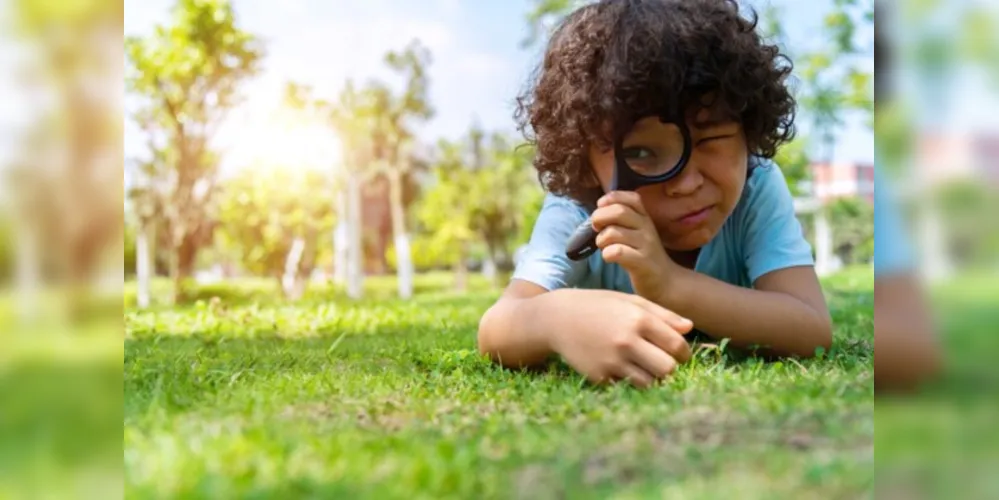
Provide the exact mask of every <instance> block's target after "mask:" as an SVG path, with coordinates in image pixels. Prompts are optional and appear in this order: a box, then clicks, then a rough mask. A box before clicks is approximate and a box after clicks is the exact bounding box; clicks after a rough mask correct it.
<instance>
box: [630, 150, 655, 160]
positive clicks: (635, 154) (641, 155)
mask: <svg viewBox="0 0 999 500" xmlns="http://www.w3.org/2000/svg"><path fill="white" fill-rule="evenodd" d="M624 157H625V158H627V159H629V160H646V159H649V158H655V157H656V153H655V152H654V151H652V150H651V149H649V148H637V147H636V148H628V149H625V150H624Z"/></svg>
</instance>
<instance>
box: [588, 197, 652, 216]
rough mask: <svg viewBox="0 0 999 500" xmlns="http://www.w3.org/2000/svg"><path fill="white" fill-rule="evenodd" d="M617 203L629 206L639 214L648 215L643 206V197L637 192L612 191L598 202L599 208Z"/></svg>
mask: <svg viewBox="0 0 999 500" xmlns="http://www.w3.org/2000/svg"><path fill="white" fill-rule="evenodd" d="M615 203H620V204H621V205H627V206H629V207H631V209H632V210H634V211H636V212H638V213H639V214H642V215H648V212H646V211H645V205H643V204H642V197H641V195H639V194H638V193H637V192H635V191H611V192H609V193H607V194H605V195H603V196H601V197H600V199H599V200H597V207H604V206H607V205H613V204H615Z"/></svg>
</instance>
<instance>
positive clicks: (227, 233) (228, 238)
mask: <svg viewBox="0 0 999 500" xmlns="http://www.w3.org/2000/svg"><path fill="white" fill-rule="evenodd" d="M332 193H333V185H332V180H331V178H330V176H329V175H327V174H325V173H321V172H316V171H311V170H296V169H295V168H268V169H256V170H245V171H243V172H241V173H240V174H239V175H238V176H237V177H234V178H232V179H230V180H228V181H227V182H226V183H225V185H224V186H223V191H222V195H221V196H220V202H219V211H218V220H219V224H220V238H219V239H220V242H219V245H220V246H221V248H222V250H223V251H224V252H230V253H232V254H234V255H237V256H238V258H239V262H240V264H241V265H242V267H243V268H244V269H246V270H247V271H249V272H251V273H253V274H254V275H257V276H268V277H275V278H277V277H280V276H281V274H282V273H283V272H284V268H285V261H286V259H287V257H288V252H289V251H290V250H291V247H292V244H293V242H294V240H295V239H296V238H302V240H303V241H304V242H305V251H304V254H303V258H302V260H301V262H300V264H299V273H301V274H302V275H304V276H308V274H309V273H310V272H311V271H312V269H313V268H314V267H315V265H316V262H317V261H318V260H319V259H323V260H326V259H328V258H329V255H328V254H329V253H330V252H331V247H332V242H331V241H330V235H331V234H332V231H333V226H334V224H335V222H336V221H335V216H334V208H333V196H332Z"/></svg>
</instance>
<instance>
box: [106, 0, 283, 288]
mask: <svg viewBox="0 0 999 500" xmlns="http://www.w3.org/2000/svg"><path fill="white" fill-rule="evenodd" d="M172 15H173V18H172V24H171V25H170V26H157V28H156V31H155V33H153V34H152V35H151V36H149V37H145V38H138V37H129V38H128V39H127V40H126V41H125V50H126V55H127V59H128V63H129V66H128V72H127V75H126V83H127V86H128V89H129V90H130V91H131V92H133V93H134V94H135V95H137V96H139V97H141V99H142V101H143V105H142V107H141V109H140V111H139V113H144V114H148V116H149V117H150V119H151V120H152V122H153V123H154V124H155V125H156V127H155V129H154V131H153V132H151V133H152V134H153V140H155V141H156V143H157V144H158V145H159V147H160V148H162V149H163V150H165V151H166V154H167V159H166V161H164V162H163V163H162V168H161V169H160V170H159V171H158V172H156V174H157V175H156V179H155V182H157V183H159V184H162V185H163V186H164V187H163V191H164V192H165V193H166V196H165V204H164V206H165V209H166V210H165V212H164V217H165V218H166V220H167V225H168V226H169V230H170V234H169V236H170V237H169V242H170V245H171V248H170V250H171V253H172V260H173V262H172V266H171V274H172V277H173V282H174V299H175V301H181V300H184V297H185V294H184V282H185V280H186V279H187V278H188V277H190V275H191V274H192V273H193V270H194V269H193V268H194V264H195V261H196V258H197V253H198V251H199V249H200V248H201V247H202V246H204V245H205V244H206V243H207V242H208V241H209V238H208V237H209V236H210V232H211V229H212V225H211V220H210V216H209V214H210V206H211V203H212V201H213V198H214V195H215V191H216V182H217V171H218V156H217V154H216V153H215V151H213V149H212V146H211V141H212V138H213V136H214V134H215V132H216V130H217V129H218V127H219V125H220V124H221V123H222V121H223V120H224V118H225V116H226V113H227V111H228V110H229V109H231V108H232V107H233V106H235V105H236V104H237V103H238V102H239V99H240V98H239V88H240V85H241V84H242V83H244V82H245V81H246V80H247V79H248V78H250V77H252V76H254V75H255V74H256V73H257V72H258V69H259V64H260V60H261V58H262V57H263V52H262V49H261V48H260V47H259V43H258V40H257V39H256V38H255V37H254V36H253V35H252V34H250V33H248V32H246V31H244V30H242V29H240V28H239V27H238V26H237V23H236V17H235V14H234V12H233V9H232V5H231V4H230V3H229V2H228V1H226V0H179V1H178V3H177V4H176V5H175V7H174V10H173V14H172Z"/></svg>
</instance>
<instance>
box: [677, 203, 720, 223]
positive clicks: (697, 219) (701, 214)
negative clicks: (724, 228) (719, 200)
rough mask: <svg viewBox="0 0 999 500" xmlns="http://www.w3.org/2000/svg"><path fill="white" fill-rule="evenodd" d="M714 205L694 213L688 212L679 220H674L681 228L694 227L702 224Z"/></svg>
mask: <svg viewBox="0 0 999 500" xmlns="http://www.w3.org/2000/svg"><path fill="white" fill-rule="evenodd" d="M713 207H714V205H709V206H707V207H704V208H702V209H700V210H698V211H696V212H690V213H688V214H686V215H684V216H682V217H680V218H679V219H677V220H676V222H677V224H680V225H682V226H696V225H698V224H700V223H702V222H704V221H705V220H706V219H707V218H708V216H709V215H711V209H712V208H713Z"/></svg>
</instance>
